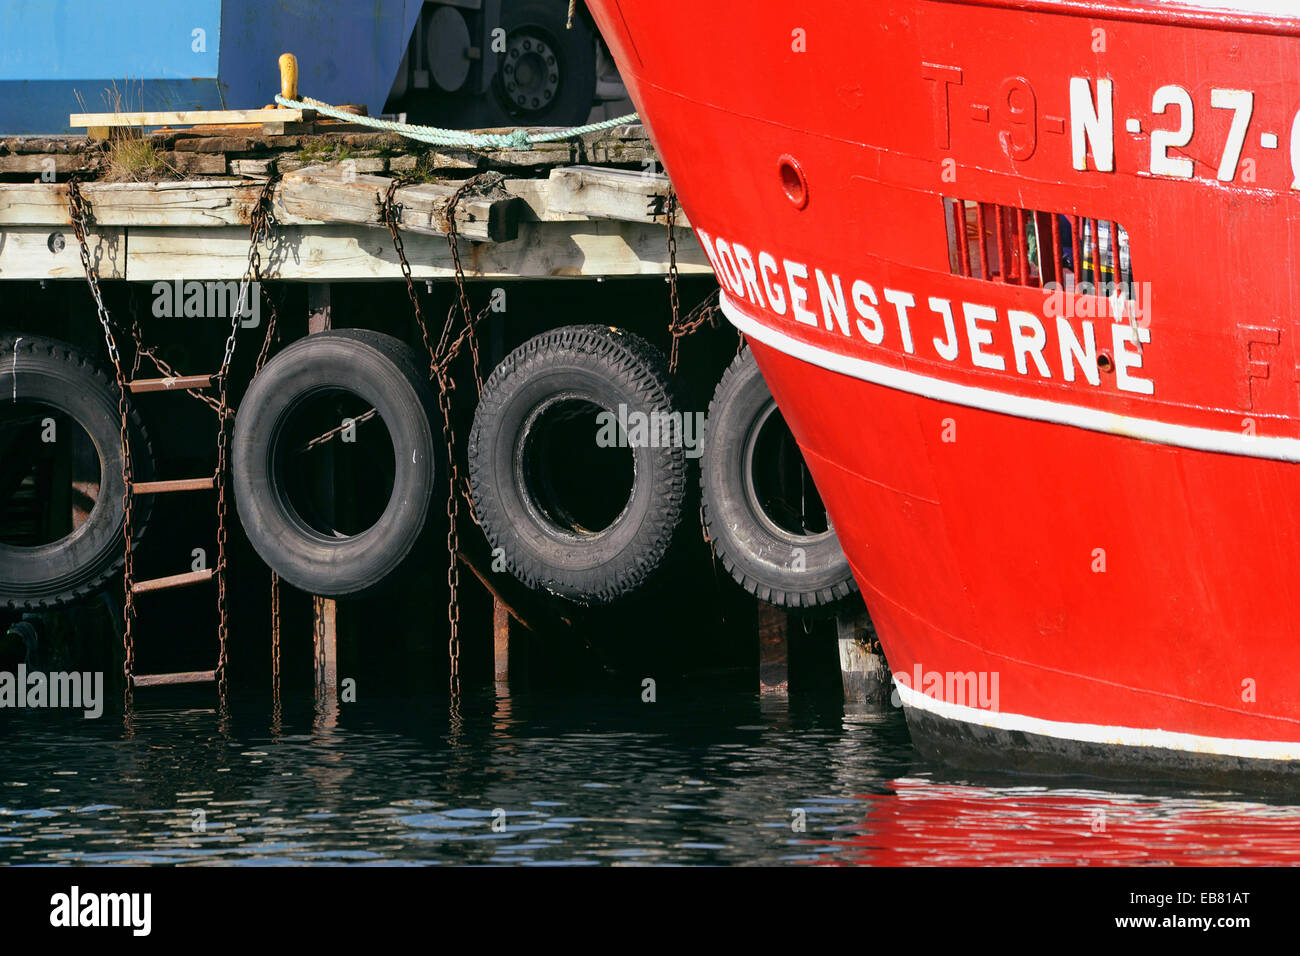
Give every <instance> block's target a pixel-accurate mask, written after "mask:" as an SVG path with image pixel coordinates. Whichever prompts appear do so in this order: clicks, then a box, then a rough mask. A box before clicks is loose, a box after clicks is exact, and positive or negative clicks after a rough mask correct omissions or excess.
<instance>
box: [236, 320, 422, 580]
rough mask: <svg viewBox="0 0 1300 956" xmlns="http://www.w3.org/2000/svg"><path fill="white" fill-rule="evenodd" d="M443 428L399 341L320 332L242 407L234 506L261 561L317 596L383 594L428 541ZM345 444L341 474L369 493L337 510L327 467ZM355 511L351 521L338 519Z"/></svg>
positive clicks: (295, 349) (274, 366) (261, 381)
mask: <svg viewBox="0 0 1300 956" xmlns="http://www.w3.org/2000/svg"><path fill="white" fill-rule="evenodd" d="M369 409H374V410H375V413H376V414H375V415H367V412H368V410H369ZM437 416H438V410H437V399H436V397H435V396H434V394H433V391H432V389H431V388H430V386H429V380H428V374H427V370H426V369H425V368H424V367H422V365H421V362H420V360H419V357H418V355H417V354H416V352H415V351H414V350H413V349H411V348H410V347H409V346H407V345H406V344H405V343H403V342H401V341H399V340H398V339H395V338H393V337H391V336H388V335H383V334H381V333H378V332H369V331H364V330H360V329H345V330H335V331H330V332H319V333H317V334H315V335H310V336H308V337H307V338H304V339H300V340H298V341H297V342H295V343H293V344H292V345H290V346H289V347H288V348H286V349H284V350H283V351H282V352H280V353H279V354H278V355H276V356H275V358H273V359H272V360H271V361H270V362H268V363H267V365H266V367H265V368H263V369H262V371H261V372H259V373H258V375H257V376H256V377H255V378H254V379H253V382H252V384H251V385H250V386H249V389H248V393H247V394H246V395H245V396H244V400H243V401H242V402H241V403H240V406H239V412H238V415H237V417H236V420H235V433H234V438H233V440H232V443H231V450H232V466H231V474H232V480H231V483H232V485H233V487H234V492H235V502H236V505H237V507H238V509H239V517H240V520H241V522H242V523H243V526H244V531H245V533H246V534H247V535H248V538H249V541H250V542H251V543H252V545H253V547H254V549H256V551H257V553H258V554H259V555H261V557H262V560H263V561H265V562H266V563H267V565H269V566H270V567H271V569H272V570H274V571H275V572H276V573H277V574H279V575H280V576H281V577H282V578H284V580H286V581H287V582H289V583H290V584H292V585H293V586H294V587H297V588H300V589H302V590H304V591H307V592H309V593H311V594H318V595H322V596H325V597H345V596H361V595H365V594H368V593H372V592H374V591H375V590H376V589H378V588H379V587H380V586H381V585H382V584H383V583H384V582H385V580H387V579H388V578H390V577H391V576H392V575H393V574H394V573H395V572H396V571H398V569H399V568H400V567H401V566H402V565H403V564H404V563H405V562H406V560H407V559H408V558H409V557H411V556H412V554H413V553H415V552H416V551H417V546H418V545H419V544H420V543H421V540H422V538H423V535H424V532H425V525H426V522H427V521H428V517H429V508H430V502H431V501H432V500H433V493H434V489H435V486H436V485H437V484H438V482H439V481H440V480H441V477H442V472H443V467H444V466H443V461H444V458H445V455H444V454H443V451H442V445H441V428H440V427H438V426H435V424H434V423H435V422H437V421H438V420H439V419H438V417H437ZM376 417H377V419H378V421H375V420H374V419H375V418H376ZM349 421H350V422H351V423H352V428H351V431H350V435H349V430H348V428H347V424H348V422H349ZM339 428H342V429H343V430H342V431H339V432H337V434H336V435H335V437H333V438H331V439H329V440H328V441H327V442H314V441H313V440H314V439H316V438H318V437H319V436H321V435H323V434H325V433H327V432H329V431H331V430H334V429H339ZM349 437H350V438H351V441H349ZM340 442H349V444H350V445H352V448H351V449H350V450H349V454H348V456H347V463H346V464H339V465H338V466H337V467H339V468H346V469H347V471H348V473H349V477H350V479H351V480H352V481H353V482H354V483H355V484H354V486H353V487H354V489H362V490H359V491H357V492H356V493H355V494H353V495H346V496H338V499H336V496H335V495H334V493H333V489H332V485H331V482H332V481H333V475H334V472H335V467H336V465H335V464H334V463H333V462H332V461H331V460H330V459H329V458H328V457H325V456H326V455H334V454H337V455H339V456H340V458H341V457H342V452H341V451H339V449H341V448H342V445H340V444H337V443H340ZM326 446H332V447H333V448H334V449H335V451H334V452H324V451H323V450H322V449H324V448H325V447H326ZM313 456H321V457H319V458H316V459H315V460H313ZM336 500H338V502H339V503H338V504H337V505H336V504H335V502H336ZM349 502H351V503H352V504H351V507H352V508H355V510H356V513H355V514H350V515H347V516H344V515H342V514H341V513H339V512H338V511H336V510H335V509H336V507H338V508H339V509H345V508H347V507H348V506H349V505H348V503H349Z"/></svg>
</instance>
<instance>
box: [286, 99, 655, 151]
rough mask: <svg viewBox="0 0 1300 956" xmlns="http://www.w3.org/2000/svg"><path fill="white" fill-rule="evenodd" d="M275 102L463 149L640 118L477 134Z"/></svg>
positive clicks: (543, 138)
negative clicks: (537, 130) (557, 127)
mask: <svg viewBox="0 0 1300 956" xmlns="http://www.w3.org/2000/svg"><path fill="white" fill-rule="evenodd" d="M275 101H276V102H277V103H279V104H280V105H281V106H287V107H289V108H291V109H299V110H315V111H316V112H317V113H320V114H321V115H322V116H328V117H330V118H331V119H339V120H343V121H345V122H348V123H357V124H359V125H361V126H369V127H371V128H373V129H382V130H387V131H388V132H390V133H397V134H398V135H400V136H405V137H406V138H407V139H413V140H417V141H418V142H421V143H430V144H432V145H434V146H459V147H461V148H463V149H532V148H533V146H535V145H536V144H538V143H553V142H556V141H557V140H563V139H573V138H574V137H575V136H583V135H585V134H587V133H597V132H600V131H601V130H605V129H612V128H613V127H615V126H624V125H626V124H628V123H635V122H636V121H637V119H638V117H637V114H636V113H628V114H626V115H624V116H616V117H614V118H613V119H608V120H603V121H602V122H599V123H588V124H587V125H586V126H571V127H568V128H565V129H555V130H548V131H547V132H545V133H530V132H529V131H528V130H526V129H516V130H512V131H510V132H509V133H475V132H469V131H466V130H459V129H442V128H441V127H438V126H418V125H416V124H414V123H398V122H396V121H394V120H385V119H379V118H377V117H374V116H360V115H358V114H356V113H349V112H347V111H345V110H341V109H339V108H338V107H335V106H330V105H329V104H328V103H322V102H321V101H320V100H314V99H312V98H311V97H309V96H304V97H303V98H302V99H301V100H291V99H289V98H288V97H287V96H281V95H278V94H277V95H276V97H275Z"/></svg>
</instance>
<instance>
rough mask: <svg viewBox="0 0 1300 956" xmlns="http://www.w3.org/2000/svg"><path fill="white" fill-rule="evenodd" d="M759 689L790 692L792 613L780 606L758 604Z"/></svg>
mask: <svg viewBox="0 0 1300 956" xmlns="http://www.w3.org/2000/svg"><path fill="white" fill-rule="evenodd" d="M758 690H759V693H760V694H763V695H770V696H785V695H787V694H789V693H790V616H789V615H788V614H787V613H786V612H785V611H783V610H781V609H780V608H779V607H773V606H772V605H770V604H766V603H764V602H761V601H760V602H759V605H758Z"/></svg>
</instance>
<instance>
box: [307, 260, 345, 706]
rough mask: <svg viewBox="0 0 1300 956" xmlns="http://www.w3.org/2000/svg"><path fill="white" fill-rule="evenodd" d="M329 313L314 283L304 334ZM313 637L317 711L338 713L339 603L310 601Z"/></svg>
mask: <svg viewBox="0 0 1300 956" xmlns="http://www.w3.org/2000/svg"><path fill="white" fill-rule="evenodd" d="M332 324H333V323H332V317H331V312H330V287H329V284H328V283H322V282H314V283H312V284H311V285H310V286H308V287H307V334H308V335H313V334H315V333H317V332H324V331H326V330H327V329H329V328H330V327H331V326H332ZM322 454H324V455H328V456H329V459H328V463H327V465H326V467H325V468H324V470H323V474H324V476H325V477H324V478H323V480H324V481H326V482H328V483H329V485H330V486H331V487H330V494H329V495H328V496H327V497H326V498H325V500H326V501H333V500H334V494H333V484H334V469H333V467H332V465H333V458H334V456H333V453H332V452H331V451H330V450H329V449H328V448H326V449H324V450H323V452H322ZM312 636H313V643H314V649H315V655H314V660H315V661H316V681H315V686H316V708H317V712H318V713H321V714H337V711H338V683H339V680H338V673H339V670H338V602H337V601H335V600H334V599H333V598H324V597H317V596H314V597H313V598H312Z"/></svg>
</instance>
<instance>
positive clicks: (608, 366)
mask: <svg viewBox="0 0 1300 956" xmlns="http://www.w3.org/2000/svg"><path fill="white" fill-rule="evenodd" d="M567 402H582V403H590V405H594V406H598V407H599V408H600V409H604V410H606V411H611V412H614V413H615V414H617V409H618V407H619V405H620V404H623V405H626V406H627V408H628V409H629V410H630V411H637V410H640V411H642V412H644V413H646V414H653V413H672V412H677V411H680V405H679V402H678V401H677V398H676V394H675V391H674V388H673V385H672V379H671V377H670V376H669V374H668V369H667V366H666V364H665V362H664V359H663V354H662V353H661V352H660V351H659V350H658V349H656V348H655V347H654V346H652V345H650V344H649V343H648V342H646V341H645V340H644V339H642V338H640V337H638V336H636V335H633V334H631V333H629V332H623V331H620V330H618V329H611V328H610V327H608V326H603V325H573V326H566V327H563V328H558V329H553V330H551V331H549V332H544V333H542V334H541V335H538V336H535V337H534V338H532V339H529V340H528V341H527V342H525V343H524V344H523V345H521V346H520V347H519V348H517V349H515V351H513V352H512V353H510V355H508V356H506V358H505V359H504V360H503V361H502V362H501V364H500V365H498V366H497V367H496V370H495V371H493V373H492V375H491V377H490V378H489V379H488V381H487V383H486V384H485V385H484V387H483V394H482V396H481V398H480V400H479V405H478V408H477V410H476V411H475V414H474V427H473V430H472V431H471V433H470V439H469V454H468V457H469V483H470V490H471V493H472V495H473V499H474V509H475V514H476V515H477V517H478V520H479V524H480V525H481V526H482V528H483V531H484V533H485V534H486V535H487V539H488V542H489V543H490V544H491V545H492V547H493V549H500V552H499V556H500V557H501V558H503V559H504V564H505V567H506V568H507V569H508V570H509V571H510V572H511V573H512V574H513V575H514V576H515V577H516V578H518V579H519V580H520V581H521V582H523V583H524V584H525V585H527V586H528V587H530V588H534V589H537V590H545V591H549V592H551V593H553V594H557V595H559V596H561V597H564V598H567V599H569V600H572V601H576V602H579V603H582V604H591V605H608V604H612V603H614V602H615V601H618V600H621V599H624V598H627V597H629V596H631V595H632V594H635V593H637V592H638V591H642V590H643V589H646V588H648V587H651V586H652V585H653V584H654V583H656V582H657V581H658V580H659V579H660V577H661V575H662V574H663V572H664V570H665V569H666V568H667V567H669V566H670V564H671V560H672V556H673V554H674V553H675V552H676V550H677V547H678V542H679V540H680V539H681V537H682V534H681V532H682V529H683V528H684V527H685V525H686V522H685V521H684V517H685V515H686V514H687V513H688V510H689V505H688V501H687V498H688V495H689V494H690V488H691V482H690V481H689V479H688V468H689V459H688V456H687V449H686V448H685V445H684V443H683V442H678V443H676V444H675V445H674V444H669V445H667V446H666V447H652V445H651V444H650V443H640V444H637V445H636V446H635V447H631V448H629V449H628V453H629V455H630V457H631V459H632V463H633V464H632V475H631V490H630V492H629V496H628V499H627V502H626V504H624V505H623V510H622V511H621V513H619V514H618V515H617V516H616V517H614V518H613V520H612V522H611V523H610V524H608V525H607V526H606V527H604V528H602V529H600V530H598V531H595V532H591V531H575V530H574V529H573V528H572V527H566V526H564V525H562V524H560V523H559V522H558V521H557V520H555V519H554V518H553V517H551V516H549V515H548V514H547V512H546V508H545V506H544V505H543V504H540V503H539V502H540V501H541V498H540V497H539V492H538V489H537V485H538V483H539V479H537V478H530V477H529V476H528V474H527V472H528V471H529V467H528V466H527V463H526V459H527V458H528V457H529V453H528V451H527V443H528V442H529V441H530V439H531V438H532V437H534V436H535V435H537V434H539V427H540V424H539V423H542V422H544V421H546V419H545V418H544V416H545V415H546V414H547V413H548V412H549V411H555V412H560V411H561V410H562V408H563V406H562V405H561V403H567ZM594 437H595V436H593V439H594ZM554 477H557V476H556V475H554V474H548V475H547V476H546V479H545V480H548V481H549V480H550V479H551V478H554ZM558 477H559V478H561V479H563V478H564V477H565V476H563V475H560V476H558Z"/></svg>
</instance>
